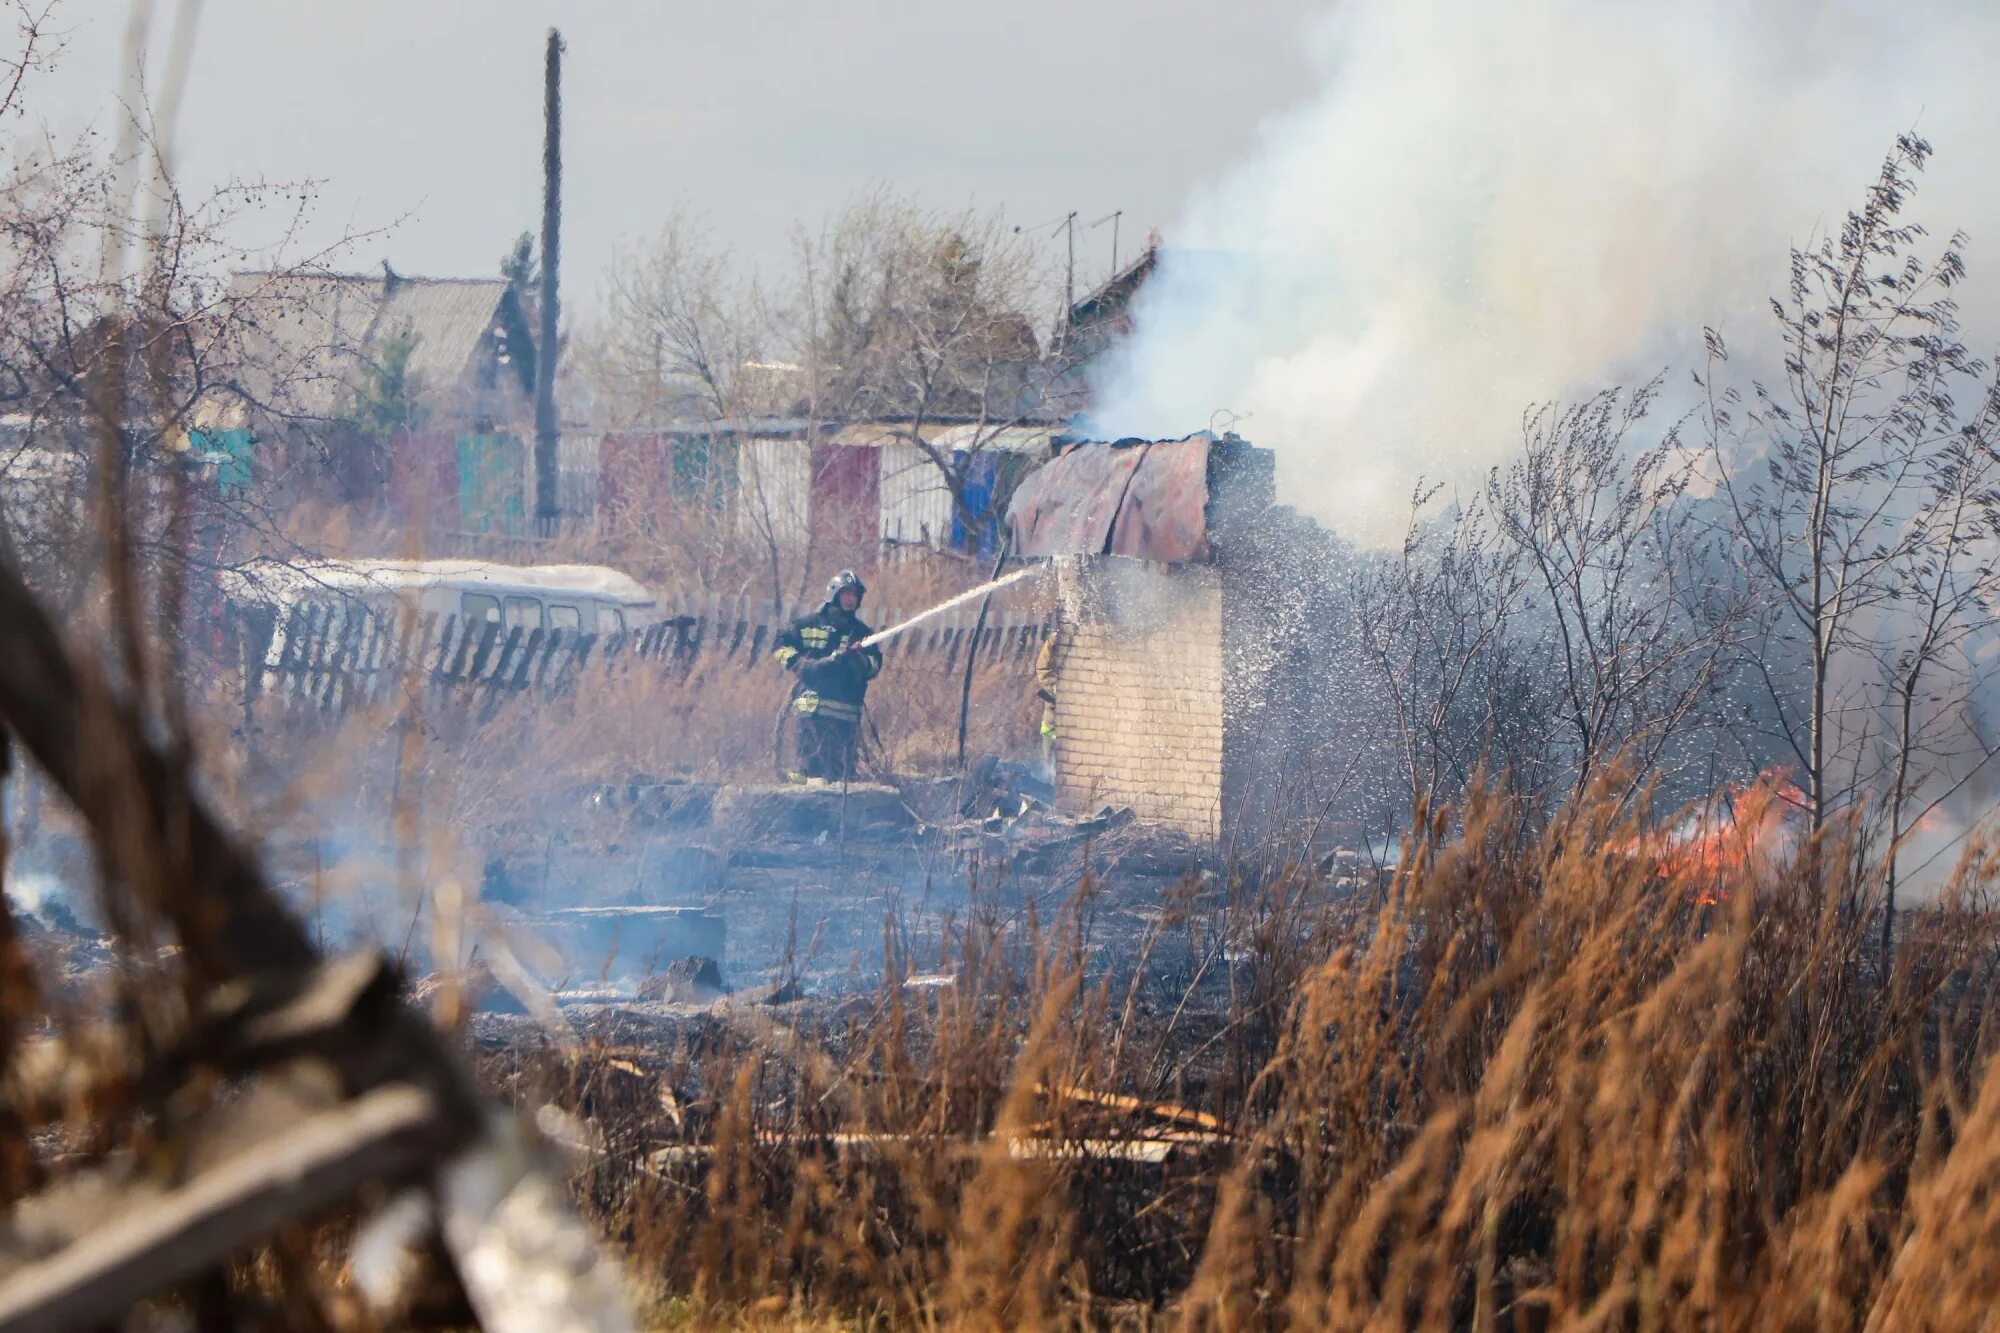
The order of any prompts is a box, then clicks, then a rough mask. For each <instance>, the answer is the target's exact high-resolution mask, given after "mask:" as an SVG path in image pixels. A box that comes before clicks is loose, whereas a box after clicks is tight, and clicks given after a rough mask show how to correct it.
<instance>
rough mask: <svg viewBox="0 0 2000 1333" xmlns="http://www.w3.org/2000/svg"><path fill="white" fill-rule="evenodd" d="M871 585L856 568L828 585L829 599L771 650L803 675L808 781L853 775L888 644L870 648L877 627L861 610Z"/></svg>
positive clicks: (801, 745)
mask: <svg viewBox="0 0 2000 1333" xmlns="http://www.w3.org/2000/svg"><path fill="white" fill-rule="evenodd" d="M867 592H868V589H867V587H866V586H864V585H863V584H862V582H861V579H860V578H859V576H857V575H856V574H855V572H854V571H853V570H851V569H843V570H841V571H840V573H838V574H836V575H834V576H833V581H832V582H830V583H828V584H827V585H826V604H825V605H823V606H821V607H820V609H819V610H817V611H815V612H813V613H812V614H811V615H809V616H802V617H800V618H799V620H798V621H797V623H795V624H794V625H793V626H792V627H791V628H790V629H788V630H786V631H785V632H784V633H783V634H781V635H779V636H778V647H777V651H776V652H774V653H773V654H772V656H774V657H776V658H777V659H778V665H780V666H782V667H784V668H785V670H787V671H789V672H791V673H792V674H793V675H794V676H796V677H797V678H798V680H797V682H796V683H795V684H794V685H793V686H792V705H791V706H792V711H793V712H795V713H797V714H798V721H799V735H798V767H797V769H796V770H795V771H794V773H793V776H794V777H798V778H803V779H805V780H806V781H807V782H815V781H819V782H846V781H848V780H849V779H850V778H852V777H853V776H854V755H855V750H856V748H857V742H858V741H859V740H860V735H861V708H862V704H863V703H864V702H865V701H866V699H867V697H868V682H869V681H871V680H873V679H875V675H876V673H877V672H879V671H881V669H882V650H881V649H880V648H863V647H861V646H860V643H861V640H863V639H865V638H867V637H868V636H869V635H870V634H871V633H873V632H874V631H872V630H870V629H869V628H868V626H867V625H865V624H863V623H862V621H861V617H860V615H859V614H858V613H859V612H860V610H861V599H862V598H863V597H864V596H866V595H867Z"/></svg>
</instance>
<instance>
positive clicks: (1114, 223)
mask: <svg viewBox="0 0 2000 1333" xmlns="http://www.w3.org/2000/svg"><path fill="white" fill-rule="evenodd" d="M1124 216H1125V210H1124V209H1122V208H1120V209H1114V210H1113V211H1111V212H1109V213H1106V214H1105V215H1104V216H1103V217H1101V218H1099V219H1098V220H1097V221H1095V222H1093V223H1090V224H1089V226H1090V229H1091V230H1092V231H1096V230H1097V229H1098V228H1099V227H1101V226H1103V225H1104V224H1105V223H1107V222H1109V223H1110V224H1111V276H1112V277H1114V278H1115V277H1117V276H1118V220H1119V219H1120V218H1122V217H1124Z"/></svg>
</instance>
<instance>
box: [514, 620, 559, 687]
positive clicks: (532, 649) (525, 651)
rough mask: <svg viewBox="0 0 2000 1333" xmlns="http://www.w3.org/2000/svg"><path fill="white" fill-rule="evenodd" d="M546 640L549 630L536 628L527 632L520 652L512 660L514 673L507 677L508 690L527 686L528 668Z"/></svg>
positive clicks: (538, 654)
mask: <svg viewBox="0 0 2000 1333" xmlns="http://www.w3.org/2000/svg"><path fill="white" fill-rule="evenodd" d="M548 640H549V632H548V631H547V630H545V629H537V630H534V631H532V632H530V633H529V635H528V641H527V642H526V643H524V644H522V645H521V654H520V656H519V657H518V658H517V659H516V660H515V662H514V674H513V675H512V676H510V677H508V679H507V688H508V689H509V690H520V689H526V688H527V685H528V668H529V667H530V666H532V665H534V662H535V659H536V658H538V657H540V656H541V655H542V650H543V647H544V646H545V645H546V644H547V643H548Z"/></svg>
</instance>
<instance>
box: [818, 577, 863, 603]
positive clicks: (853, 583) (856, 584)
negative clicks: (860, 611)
mask: <svg viewBox="0 0 2000 1333" xmlns="http://www.w3.org/2000/svg"><path fill="white" fill-rule="evenodd" d="M849 588H852V589H854V595H855V597H856V598H857V599H858V598H862V597H866V596H867V595H868V585H867V584H865V583H863V582H862V581H861V576H860V575H859V574H857V573H855V572H854V571H853V570H851V569H843V570H841V571H840V572H839V573H838V574H835V575H834V576H833V578H832V580H831V581H829V582H828V583H827V585H826V600H827V601H828V602H829V603H838V602H839V601H840V594H842V593H844V592H846V591H847V590H848V589H849ZM857 604H858V602H857Z"/></svg>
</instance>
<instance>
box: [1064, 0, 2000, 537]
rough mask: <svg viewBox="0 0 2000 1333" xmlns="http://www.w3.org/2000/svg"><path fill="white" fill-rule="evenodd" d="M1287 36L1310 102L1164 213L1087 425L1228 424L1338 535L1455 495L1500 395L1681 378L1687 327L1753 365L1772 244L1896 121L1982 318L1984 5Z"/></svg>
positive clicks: (1988, 259)
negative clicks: (1306, 57)
mask: <svg viewBox="0 0 2000 1333" xmlns="http://www.w3.org/2000/svg"><path fill="white" fill-rule="evenodd" d="M1313 40H1314V45H1315V53H1316V60H1317V62H1318V64H1319V66H1320V68H1321V69H1322V71H1323V74H1324V91H1323V92H1322V94H1321V95H1320V97H1319V98H1318V100H1316V101H1315V102H1313V103H1311V104H1310V105H1307V106H1302V107H1299V108H1296V109H1294V110H1292V111H1290V112H1287V113H1286V114H1283V115H1281V116H1279V117H1277V118H1275V119H1273V120H1272V121H1270V122H1269V123H1268V124H1267V125H1265V126H1264V127H1263V129H1262V131H1261V134H1260V145H1259V149H1258V151H1257V152H1256V153H1255V154H1254V155H1253V156H1252V157H1251V158H1250V159H1249V160H1248V161H1245V162H1243V163H1242V164H1240V165H1239V166H1238V167H1236V168H1235V169H1233V170H1232V171H1230V172H1229V173H1227V174H1226V175H1224V176H1223V177H1222V178H1221V179H1219V180H1216V181H1214V182H1212V183H1210V184H1209V185H1208V186H1207V187H1205V188H1204V189H1203V190H1201V191H1200V192H1199V193H1198V195H1197V196H1196V197H1195V198H1194V199H1193V200H1191V201H1190V203H1189V205H1188V208H1187V211H1186V215H1185V217H1184V218H1183V219H1182V220H1181V223H1180V225H1179V226H1178V227H1177V228H1175V229H1174V230H1173V231H1172V232H1170V233H1169V236H1168V245H1169V249H1168V251H1167V253H1166V256H1165V258H1164V260H1163V262H1162V265H1161V268H1160V271H1159V274H1158V275H1157V278H1156V280H1155V281H1154V282H1153V283H1152V284H1150V285H1149V286H1148V287H1147V288H1146V289H1145V291H1144V293H1143V295H1142V297H1141V298H1140V305H1139V307H1138V309H1137V312H1136V314H1137V333H1136V334H1135V336H1134V338H1133V339H1132V340H1131V341H1130V342H1129V343H1128V344H1127V345H1126V347H1125V348H1124V349H1123V352H1122V354H1120V355H1119V356H1117V357H1115V358H1113V359H1111V360H1110V361H1109V362H1108V363H1107V365H1106V367H1105V369H1104V371H1103V378H1102V380H1101V383H1100V385H1099V389H1100V399H1099V401H1100V404H1101V407H1100V410H1099V413H1098V416H1097V420H1096V421H1095V422H1094V423H1093V425H1094V427H1095V429H1096V430H1098V431H1099V432H1102V433H1107V434H1111V435H1114V436H1115V435H1156V436H1157V435H1180V434H1185V433H1186V432H1188V431H1189V430H1192V429H1198V428H1200V427H1203V426H1206V425H1208V424H1209V422H1210V420H1211V418H1212V417H1213V416H1214V414H1215V413H1216V412H1217V410H1218V409H1227V410H1229V411H1232V412H1235V413H1248V414H1251V417H1250V419H1249V420H1247V421H1245V422H1243V424H1242V425H1241V426H1240V427H1239V429H1240V430H1242V432H1243V433H1244V434H1246V435H1248V436H1250V437H1251V438H1253V439H1255V440H1257V441H1258V442H1259V443H1262V444H1269V445H1273V446H1276V447H1277V448H1278V450H1279V451H1280V452H1279V458H1280V486H1281V490H1282V493H1283V498H1285V499H1287V500H1289V501H1291V502H1292V503H1295V504H1298V505H1299V506H1301V507H1302V508H1304V509H1306V510H1308V511H1309V512H1311V513H1313V514H1314V515H1315V516H1316V517H1319V518H1322V519H1324V520H1327V521H1329V522H1331V523H1333V524H1335V525H1336V526H1338V527H1339V528H1341V529H1342V530H1343V531H1345V532H1347V533H1349V534H1350V535H1352V536H1355V537H1357V538H1360V539H1363V540H1369V541H1386V540H1389V539H1391V538H1393V537H1394V536H1395V534H1397V533H1398V532H1400V530H1401V525H1402V522H1403V519H1404V517H1405V515H1406V513H1407V503H1408V499H1409V496H1410V493H1411V491H1412V489H1413V487H1414V486H1415V484H1416V482H1417V480H1418V478H1419V476H1425V477H1429V478H1431V479H1434V480H1438V481H1442V482H1444V483H1446V484H1447V485H1450V486H1458V487H1465V486H1468V485H1472V484H1476V483H1477V480H1478V478H1479V477H1480V476H1481V475H1482V474H1483V472H1484V470H1485V469H1486V468H1487V467H1489V466H1490V465H1492V464H1493V463H1494V462H1496V461H1498V460H1500V459H1501V458H1503V457H1505V456H1506V455H1507V453H1508V452H1509V451H1510V450H1511V449H1512V448H1514V447H1515V445H1516V443H1517V438H1518V437H1517V426H1518V422H1519V419H1520V414H1521V411H1522V409H1523V408H1524V407H1526V406H1527V405H1528V404H1530V403H1532V402H1535V401H1537V400H1541V399H1546V398H1549V397H1552V396H1561V395H1570V394H1575V393H1579V392H1584V391H1588V390H1590V389H1594V388H1598V387H1602V386H1604V385H1606V384H1608V383H1612V382H1617V381H1620V380H1629V379H1631V378H1634V377H1645V376H1647V375H1650V374H1651V373H1653V372H1655V371H1657V370H1659V369H1661V368H1662V367H1664V366H1668V365H1671V366H1673V367H1674V369H1675V370H1676V372H1681V371H1685V370H1686V369H1687V368H1688V367H1689V366H1690V365H1691V364H1693V363H1695V362H1696V361H1697V360H1698V358H1699V356H1700V345H1701V344H1700V330H1701V327H1702V326H1703V325H1704V324H1713V325H1716V326H1717V327H1719V328H1721V329H1722V330H1723V331H1724V332H1725V334H1726V335H1727V336H1728V337H1729V339H1730V342H1731V345H1732V349H1733V350H1735V351H1737V352H1740V353H1744V354H1747V358H1748V359H1749V360H1752V361H1754V360H1755V358H1756V357H1757V355H1758V352H1759V349H1760V346H1766V347H1767V346H1768V343H1767V342H1760V340H1762V339H1766V338H1768V332H1767V330H1768V325H1769V317H1768V313H1767V312H1768V298H1769V297H1771V296H1772V295H1774V294H1776V293H1778V292H1779V291H1781V290H1782V287H1783V283H1784V279H1785V273H1786V252H1787V247H1788V246H1790V245H1792V244H1799V243H1803V242H1806V241H1808V240H1810V239H1812V238H1813V237H1814V236H1816V235H1818V234H1822V233H1824V232H1826V231H1828V230H1830V229H1833V228H1837V227H1838V225H1839V222H1840V219H1841V217H1842V215H1843V213H1844V212H1845V210H1846V209H1847V208H1849V207H1850V206H1852V205H1853V204H1854V203H1855V202H1856V201H1858V200H1859V198H1860V196H1861V192H1862V190H1863V189H1864V188H1865V186H1866V185H1867V184H1868V183H1869V182H1870V181H1871V180H1872V179H1873V178H1874V175H1875V172H1876V169H1877V167H1878V166H1879V164H1880V162H1881V160H1882V158H1883V156H1884V155H1885V154H1886V153H1887V151H1888V150H1889V148H1890V146H1891V144H1892V143H1893V141H1894V138H1895V136H1896V135H1897V134H1898V133H1899V132H1902V131H1905V130H1910V129H1912V128H1914V129H1915V130H1916V131H1917V132H1918V133H1920V134H1922V135H1923V136H1924V137H1926V138H1928V139H1929V140H1930V141H1931V142H1932V144H1933V145H1934V146H1935V148H1936V149H1937V157H1936V159H1935V160H1934V161H1933V163H1932V166H1931V169H1930V170H1929V172H1927V173H1926V175H1925V177H1924V180H1923V192H1922V197H1921V198H1920V199H1919V200H1918V202H1917V207H1916V210H1915V216H1916V217H1917V218H1918V219H1919V220H1921V221H1924V222H1925V223H1926V224H1927V225H1929V226H1930V228H1931V230H1932V231H1933V233H1934V236H1935V238H1942V237H1943V236H1944V235H1946V234H1948V233H1949V232H1950V231H1952V230H1957V229H1963V230H1965V231H1968V232H1969V233H1970V234H1971V236H1972V250H1971V260H1972V268H1973V281H1972V284H1971V286H1970V289H1969V290H1970V292H1971V296H1970V297H1969V298H1968V299H1967V310H1966V316H1967V323H1968V329H1969V331H1971V332H1973V333H1974V334H1975V335H1976V334H1978V333H1979V332H1980V330H1981V325H1982V321H1981V319H1980V318H1979V311H1978V309H1977V308H1976V306H1975V304H1974V303H1975V302H1977V301H1978V300H1979V294H1980V293H1982V292H1986V293H1991V294H1992V295H1991V296H1990V297H1989V298H1988V300H1989V303H1994V302H2000V278H1996V279H1993V280H1991V281H1982V280H1981V274H1982V272H1983V270H1984V269H1985V267H1986V265H1988V264H1992V265H1996V266H2000V227H1996V226H1990V225H1988V224H1989V223H1990V222H1992V221H1994V220H1996V218H2000V198H1996V195H2000V176H1995V174H1994V173H1993V171H1992V167H1991V154H1992V151H1993V147H1994V145H1995V143H1996V142H2000V140H1996V131H2000V97H1996V96H1995V95H1994V93H1993V91H1992V87H1993V84H1992V78H1993V70H1994V68H1995V61H1996V56H2000V5H1989V4H1980V3H1972V4H1939V3H1906V4H1897V5H1888V4H1869V5H1861V4H1826V3H1817V2H1815V3H1805V2H1804V0H1760V3H1756V4H1744V3H1741V2H1740V0H1728V2H1721V0H1682V2H1681V3H1675V4H1662V3H1659V0H1644V3H1625V2H1623V0H1523V2H1522V3H1513V4H1505V5H1500V4H1490V3H1484V2H1483V0H1463V2H1460V0H1350V2H1349V3H1345V4H1343V5H1341V6H1340V8H1339V9H1338V10H1337V11H1335V12H1334V13H1332V14H1331V15H1330V16H1329V17H1328V18H1327V19H1326V21H1325V22H1324V23H1323V24H1322V26H1321V27H1320V28H1319V30H1318V31H1317V32H1316V33H1315V34H1314V39H1313ZM1221 95H1226V92H1225V93H1223V94H1221ZM1983 323H1984V325H1985V327H1986V328H1987V329H1992V328H1993V327H1994V326H1995V321H1992V320H1986V321H1983ZM1975 345H1979V346H1983V344H1975ZM1682 382H1685V377H1684V376H1683V377H1682ZM1223 419H1226V418H1223Z"/></svg>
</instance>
